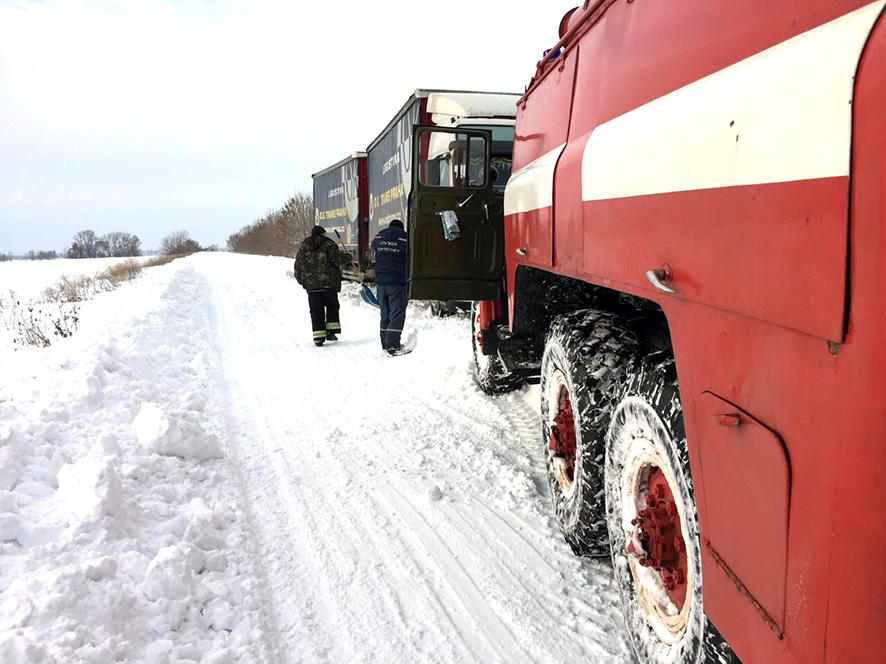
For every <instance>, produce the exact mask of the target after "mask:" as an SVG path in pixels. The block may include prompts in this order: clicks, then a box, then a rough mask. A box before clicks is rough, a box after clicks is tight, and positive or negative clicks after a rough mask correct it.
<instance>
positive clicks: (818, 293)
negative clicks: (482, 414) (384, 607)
mask: <svg viewBox="0 0 886 664" xmlns="http://www.w3.org/2000/svg"><path fill="white" fill-rule="evenodd" d="M884 5H886V0H876V1H873V2H872V1H871V0H765V1H764V0H745V1H744V2H732V1H727V0H679V2H677V1H673V2H663V1H662V0H587V1H586V2H585V3H584V4H583V5H582V6H581V7H579V8H577V9H575V10H573V11H572V12H570V13H569V14H567V16H566V17H564V20H563V22H562V23H561V27H560V37H561V38H560V40H559V42H558V43H556V44H555V45H554V46H553V47H552V48H551V49H550V50H549V51H547V52H546V55H545V56H544V58H543V60H542V61H541V62H540V63H539V64H538V67H537V70H536V72H535V74H534V76H533V77H532V80H531V83H530V84H529V86H528V88H527V90H526V93H525V94H524V95H523V96H522V98H521V99H520V101H519V102H518V113H517V124H516V135H515V142H514V151H513V169H514V170H513V175H512V176H511V178H510V180H509V181H508V183H507V188H506V190H505V193H504V198H503V201H502V198H501V196H499V195H496V192H495V186H496V184H498V185H499V186H500V185H501V180H500V179H499V178H498V177H497V174H496V172H495V169H494V167H493V165H492V164H491V163H489V162H484V163H487V167H486V173H485V174H484V173H483V172H482V169H480V170H479V171H477V170H476V169H474V162H473V161H471V160H472V159H473V160H474V161H476V158H477V156H478V155H481V156H482V155H484V154H485V155H486V156H487V158H488V155H489V153H490V146H491V141H492V136H491V134H490V133H489V132H484V131H482V130H470V129H464V128H457V129H451V130H447V129H445V128H441V127H424V128H420V129H419V130H417V132H416V136H415V147H414V149H413V155H414V158H415V160H416V163H415V164H414V166H415V167H414V168H413V173H414V177H415V178H416V182H415V183H414V186H413V191H412V196H413V198H414V201H413V208H414V210H413V212H412V213H411V214H410V219H409V226H410V233H411V252H412V259H411V260H412V285H411V287H412V291H413V293H414V294H416V295H417V296H418V297H423V298H435V299H461V298H468V299H472V300H482V302H480V303H478V304H477V305H476V306H475V315H474V325H473V329H474V334H473V345H474V355H475V358H476V372H477V378H478V382H479V383H480V385H481V387H483V389H484V390H486V391H489V392H494V391H500V390H506V389H509V388H512V387H514V386H516V385H518V384H519V383H520V382H521V381H523V380H525V379H527V378H532V377H533V376H537V377H540V382H541V412H542V421H543V424H542V428H543V430H542V436H541V441H540V451H541V450H543V452H544V454H545V458H546V460H547V468H548V475H549V480H550V486H551V492H552V495H553V503H554V509H555V511H556V515H557V517H558V519H559V522H560V525H561V529H562V531H563V534H564V536H565V538H566V540H567V541H568V542H569V544H570V545H571V546H572V548H573V549H574V550H575V552H576V553H578V554H582V555H592V556H602V555H608V556H611V558H612V562H613V570H614V575H615V579H616V582H617V585H618V587H619V589H620V593H621V598H622V605H623V610H624V616H625V625H626V628H627V630H628V631H629V633H630V641H631V643H632V646H633V649H634V651H635V653H636V655H637V658H638V660H639V661H641V662H644V663H645V662H656V663H675V662H681V663H683V662H693V663H694V662H701V661H732V660H734V659H740V661H743V662H745V664H753V663H763V664H772V663H781V662H790V663H796V664H815V663H819V662H821V663H824V662H832V663H837V662H847V663H848V662H853V663H854V662H865V663H873V662H883V661H886V565H884V564H883V563H881V561H880V558H879V556H881V555H884V553H886V534H884V533H886V529H884V530H883V532H881V528H880V525H879V522H878V521H877V519H878V518H879V517H877V514H878V511H877V510H878V509H879V508H877V505H878V503H877V495H878V494H877V491H879V489H880V488H881V486H882V484H881V483H882V481H883V477H884V471H886V232H884V230H883V229H884V224H886V19H883V18H882V14H883V10H884ZM433 145H448V146H450V148H452V149H451V154H450V156H449V158H448V159H449V161H448V163H449V165H450V169H452V172H461V173H463V174H465V173H470V172H471V171H472V169H473V170H474V171H476V172H475V175H473V176H468V177H458V178H456V177H450V178H448V179H447V180H446V182H445V183H443V182H440V181H439V180H434V178H432V177H431V176H430V175H428V174H429V173H432V172H434V165H433V164H431V163H430V162H431V160H433V159H434V158H435V156H434V150H432V149H430V146H433ZM466 146H467V147H469V148H470V149H465V147H466ZM437 152H438V153H439V150H438V151H437ZM438 157H439V154H438ZM441 220H443V222H447V223H449V224H450V225H452V224H453V223H457V224H458V226H459V227H460V228H459V231H460V233H459V234H458V235H457V237H453V236H452V235H451V234H450V235H449V236H447V237H445V238H443V239H441V232H442V231H441ZM444 225H445V223H444ZM502 228H503V232H502ZM429 247H431V248H432V250H431V249H429ZM432 254H433V255H434V259H433V261H430V260H429V259H427V257H428V256H430V255H432ZM444 256H445V260H444ZM429 263H431V264H432V265H431V267H429V266H428V265H429ZM444 265H450V266H454V267H453V268H451V269H449V270H448V271H447V270H445V269H444V267H443V266H444Z"/></svg>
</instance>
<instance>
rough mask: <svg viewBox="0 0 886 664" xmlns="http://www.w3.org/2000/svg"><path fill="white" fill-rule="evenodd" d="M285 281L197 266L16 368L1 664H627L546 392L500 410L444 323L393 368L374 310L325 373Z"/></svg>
mask: <svg viewBox="0 0 886 664" xmlns="http://www.w3.org/2000/svg"><path fill="white" fill-rule="evenodd" d="M4 267H6V266H4V265H0V280H2V278H3V277H2V275H3V274H4V273H3V272H2V270H3V269H4ZM97 269H100V268H97ZM287 270H291V261H290V260H288V259H276V258H261V257H246V256H235V255H228V254H198V255H195V256H192V257H189V258H185V259H180V260H177V261H175V262H173V263H171V264H169V265H166V266H162V267H155V268H151V269H149V270H147V271H146V272H144V273H143V274H142V276H141V277H139V278H138V279H137V280H135V281H134V282H132V283H130V284H126V285H124V286H123V287H121V288H119V289H118V290H116V291H113V292H110V293H105V294H100V295H98V296H97V297H96V298H95V299H94V300H92V301H89V302H86V303H84V305H83V308H82V310H81V321H80V329H79V331H78V332H77V334H76V335H74V336H73V337H72V338H70V339H63V340H60V341H58V342H57V343H55V344H54V345H53V346H51V347H49V348H47V349H41V350H38V349H23V350H18V351H13V350H12V349H11V348H0V367H2V371H0V662H2V663H3V664H25V663H27V664H41V663H50V662H56V663H59V664H61V663H65V664H66V663H68V662H89V663H95V664H106V663H110V662H117V661H120V662H123V661H125V662H130V663H135V662H137V663H144V664H175V663H185V662H206V663H207V664H234V663H241V662H243V663H246V662H250V663H251V662H257V663H262V664H296V663H299V664H301V663H305V664H311V663H317V664H320V663H322V664H340V663H366V664H370V663H371V664H378V663H399V662H403V663H406V662H408V663H410V664H414V663H425V662H426V663H440V664H443V663H447V664H448V663H453V664H471V663H475V662H476V663H478V664H480V663H483V664H490V663H497V662H501V663H508V664H511V663H515V664H520V663H524V662H525V663H538V664H542V663H551V664H554V663H561V662H562V663H567V662H568V663H569V664H576V663H578V662H591V663H594V664H597V663H616V662H617V663H622V662H630V661H631V658H630V656H629V654H628V647H627V644H626V643H625V641H624V640H623V637H622V626H621V618H620V616H619V613H618V610H617V608H616V607H617V591H616V589H615V587H614V586H613V585H612V583H611V581H610V570H609V567H608V565H607V564H605V563H603V562H598V561H591V560H581V559H577V558H575V557H574V556H573V555H572V553H571V551H570V550H569V548H568V546H567V545H566V544H565V542H564V541H563V539H562V538H561V536H560V534H559V531H558V529H557V526H556V524H555V523H554V521H553V520H552V518H551V515H550V509H549V505H548V500H549V499H548V495H547V486H546V480H545V473H544V463H543V459H542V455H541V450H540V445H541V442H540V440H539V422H538V411H537V407H536V401H537V390H536V389H527V390H524V391H522V392H518V393H515V394H511V395H506V396H502V397H496V398H491V397H487V396H485V395H483V394H482V393H480V392H479V391H478V390H477V389H476V388H475V387H474V385H473V382H472V380H471V374H470V352H469V322H468V321H467V320H465V319H464V318H449V319H436V318H432V317H430V316H429V315H428V314H427V313H426V311H425V310H424V309H421V308H410V313H409V316H408V318H407V327H410V328H412V329H414V330H417V331H418V335H419V336H418V347H417V349H416V351H415V352H414V353H412V354H411V355H408V356H404V357H396V358H390V357H387V356H385V355H384V354H382V352H381V350H380V348H379V343H378V332H377V327H378V318H377V312H376V310H374V309H371V308H370V307H368V306H367V305H365V304H363V303H362V302H360V300H359V298H358V296H357V292H356V289H354V288H353V287H349V288H346V291H345V292H344V293H343V294H342V325H343V328H344V332H343V335H342V339H341V341H339V342H338V343H335V344H328V345H327V346H325V347H323V348H319V349H318V348H315V347H314V346H313V344H312V342H311V333H310V323H309V318H308V312H307V301H306V297H305V294H304V291H302V290H301V289H300V288H299V287H298V285H297V284H296V283H295V282H294V281H293V280H292V279H291V278H290V277H287V276H286V271H287ZM7 274H8V273H7ZM59 276H60V275H59ZM54 278H55V277H53V278H51V279H50V281H52V280H53V279H54ZM3 287H4V288H5V285H4V286H3ZM38 291H39V288H38Z"/></svg>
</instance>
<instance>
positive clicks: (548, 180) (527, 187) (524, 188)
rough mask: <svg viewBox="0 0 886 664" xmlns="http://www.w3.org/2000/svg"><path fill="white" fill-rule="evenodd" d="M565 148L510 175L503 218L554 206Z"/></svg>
mask: <svg viewBox="0 0 886 664" xmlns="http://www.w3.org/2000/svg"><path fill="white" fill-rule="evenodd" d="M884 2H886V0H884ZM565 147H566V143H563V145H560V146H559V147H556V148H554V149H553V150H551V151H550V152H547V153H545V154H543V155H542V156H541V157H539V158H538V159H536V160H534V161H531V162H529V163H528V164H526V165H525V166H524V167H523V168H521V169H520V170H519V171H517V172H516V173H514V174H512V175H511V179H510V180H508V184H507V186H506V187H505V216H508V215H511V214H518V213H520V212H530V211H532V210H539V209H542V208H546V207H551V206H552V205H553V204H554V169H555V168H556V166H557V160H558V159H559V158H560V155H561V154H562V152H563V149H564V148H565Z"/></svg>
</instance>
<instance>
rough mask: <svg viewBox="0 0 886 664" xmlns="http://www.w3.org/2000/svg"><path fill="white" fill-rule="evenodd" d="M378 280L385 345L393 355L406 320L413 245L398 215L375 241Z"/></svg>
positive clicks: (383, 342) (382, 334) (382, 343)
mask: <svg viewBox="0 0 886 664" xmlns="http://www.w3.org/2000/svg"><path fill="white" fill-rule="evenodd" d="M372 250H373V252H375V282H376V283H377V284H378V304H379V308H380V309H381V347H382V348H383V349H384V350H385V351H386V352H388V353H389V354H391V355H395V354H396V353H397V352H398V351H400V348H401V347H400V335H401V334H402V333H403V324H404V323H405V322H406V302H407V294H406V288H407V286H406V284H407V281H408V268H407V260H408V258H409V245H408V242H407V235H406V231H405V230H403V222H402V221H400V220H399V219H394V220H393V221H391V223H390V224H388V227H387V228H386V229H384V230H383V231H381V232H379V234H378V235H376V236H375V239H374V240H373V241H372Z"/></svg>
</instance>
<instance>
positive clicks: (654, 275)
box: [646, 263, 677, 294]
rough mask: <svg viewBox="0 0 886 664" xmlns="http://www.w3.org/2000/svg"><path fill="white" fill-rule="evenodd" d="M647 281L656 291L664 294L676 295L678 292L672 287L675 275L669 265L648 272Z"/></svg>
mask: <svg viewBox="0 0 886 664" xmlns="http://www.w3.org/2000/svg"><path fill="white" fill-rule="evenodd" d="M646 279H647V281H649V283H650V284H652V285H653V286H654V287H655V289H656V290H660V291H661V292H662V293H669V294H674V293H676V292H677V291H675V290H674V289H673V288H671V286H670V284H671V283H672V282H673V281H674V273H673V271H672V270H671V266H670V265H668V264H667V263H665V264H664V265H662V266H661V267H657V268H655V269H654V270H647V271H646Z"/></svg>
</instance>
